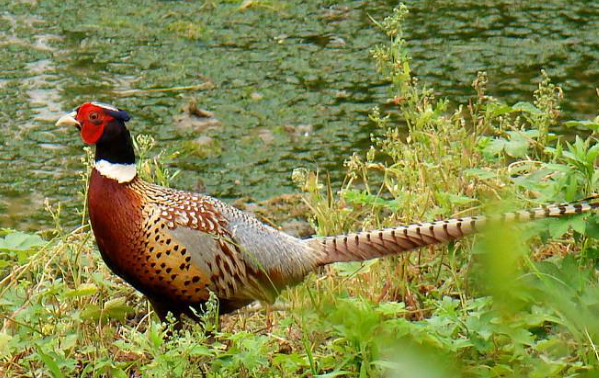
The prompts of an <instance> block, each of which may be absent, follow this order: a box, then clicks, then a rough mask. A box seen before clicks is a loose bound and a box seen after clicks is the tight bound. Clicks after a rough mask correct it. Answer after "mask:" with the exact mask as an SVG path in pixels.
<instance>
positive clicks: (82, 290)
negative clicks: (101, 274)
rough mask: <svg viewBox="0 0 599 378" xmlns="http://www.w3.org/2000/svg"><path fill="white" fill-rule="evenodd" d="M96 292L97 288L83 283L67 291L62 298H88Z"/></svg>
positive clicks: (91, 284)
mask: <svg viewBox="0 0 599 378" xmlns="http://www.w3.org/2000/svg"><path fill="white" fill-rule="evenodd" d="M97 292H98V287H97V286H96V285H94V284H93V283H85V284H82V285H79V287H78V288H76V289H72V290H69V291H67V292H66V293H65V294H64V296H65V298H71V297H89V296H90V295H94V294H96V293H97Z"/></svg>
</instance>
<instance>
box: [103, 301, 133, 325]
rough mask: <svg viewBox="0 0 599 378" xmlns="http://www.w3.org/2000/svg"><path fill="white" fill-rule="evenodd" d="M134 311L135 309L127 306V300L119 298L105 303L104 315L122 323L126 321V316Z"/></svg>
mask: <svg viewBox="0 0 599 378" xmlns="http://www.w3.org/2000/svg"><path fill="white" fill-rule="evenodd" d="M132 311H133V307H131V306H129V305H127V299H125V298H124V297H119V298H115V299H111V300H109V301H108V302H106V303H104V309H103V310H102V315H103V316H107V317H109V318H114V319H118V320H121V321H122V320H124V319H125V316H126V315H127V314H128V313H130V312H132Z"/></svg>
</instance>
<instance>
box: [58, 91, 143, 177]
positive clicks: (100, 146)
mask: <svg viewBox="0 0 599 378" xmlns="http://www.w3.org/2000/svg"><path fill="white" fill-rule="evenodd" d="M129 119H130V117H129V114H128V113H127V112H126V111H124V110H120V109H118V108H116V107H114V106H112V105H107V104H102V103H99V102H86V103H84V104H83V105H81V106H79V107H78V108H77V109H75V110H74V111H73V112H71V113H69V114H66V115H64V116H62V117H61V118H60V119H59V120H58V122H56V126H75V127H77V129H79V131H80V133H81V139H83V142H85V143H86V144H93V145H95V146H96V154H95V161H96V164H95V167H96V169H98V170H99V171H100V173H102V174H103V175H104V176H107V177H110V178H113V179H116V180H118V181H119V182H127V181H130V180H132V179H133V178H134V177H135V173H136V172H135V153H134V150H133V143H132V141H131V135H130V134H129V131H128V130H127V127H126V126H125V122H127V121H129Z"/></svg>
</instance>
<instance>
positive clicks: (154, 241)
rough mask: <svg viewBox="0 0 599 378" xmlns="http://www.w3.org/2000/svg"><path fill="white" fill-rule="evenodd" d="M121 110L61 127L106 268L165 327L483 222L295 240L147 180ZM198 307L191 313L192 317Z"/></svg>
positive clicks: (535, 214) (567, 208) (73, 119)
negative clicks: (84, 165)
mask: <svg viewBox="0 0 599 378" xmlns="http://www.w3.org/2000/svg"><path fill="white" fill-rule="evenodd" d="M127 121H129V115H128V113H127V112H126V111H123V110H121V109H118V108H116V107H114V106H111V105H107V104H102V103H98V102H86V103H84V104H83V105H81V106H80V107H78V108H77V109H76V110H75V111H73V112H72V113H69V114H66V115H64V116H63V117H61V118H60V119H59V120H58V122H57V123H56V125H57V126H63V125H70V126H76V127H77V128H78V129H79V131H80V134H81V138H82V139H83V142H85V143H86V144H93V145H95V146H96V149H95V164H94V168H93V170H92V173H91V177H90V180H89V191H88V198H87V201H88V208H89V218H90V222H91V226H92V229H93V233H94V235H95V238H96V242H97V245H98V248H99V250H100V253H101V255H102V258H103V259H104V261H105V262H106V264H107V265H108V267H109V268H110V269H111V270H112V271H113V272H114V273H116V274H117V275H118V276H120V277H122V278H123V279H124V280H125V281H126V282H128V283H130V284H131V285H132V286H133V287H134V288H135V289H137V290H139V291H140V292H141V293H143V294H144V295H145V296H146V297H147V298H148V299H149V301H150V302H151V304H152V306H153V308H154V310H155V312H156V314H157V315H158V317H159V318H160V319H162V320H164V319H165V317H166V315H167V313H168V312H171V313H172V314H173V315H174V317H175V318H176V319H179V318H180V317H181V315H183V314H185V315H187V316H189V317H191V318H192V319H197V316H196V313H198V312H199V313H201V311H202V305H203V304H204V303H205V302H206V301H207V300H208V299H209V295H210V292H213V293H215V294H216V296H217V297H218V299H219V303H220V304H219V310H220V312H221V313H227V312H231V311H234V310H236V309H239V308H241V307H243V306H245V305H247V304H249V303H251V302H253V301H256V300H261V301H266V302H273V301H274V300H275V298H276V297H277V296H278V294H279V293H280V292H281V290H283V289H285V288H287V287H289V286H292V285H295V284H298V283H299V282H301V281H302V279H303V278H304V277H305V276H306V275H307V274H308V273H309V272H311V271H313V270H315V269H316V268H318V267H321V266H323V265H327V264H331V263H335V262H342V261H364V260H369V259H373V258H378V257H383V256H387V255H393V254H398V253H401V252H404V251H409V250H412V249H415V248H420V247H423V246H427V245H432V244H438V243H444V242H448V241H452V240H456V239H459V238H462V237H464V236H467V235H470V234H472V233H474V232H476V231H477V229H478V228H480V227H482V226H484V225H485V224H486V223H488V222H489V221H490V219H489V218H486V217H484V216H481V217H465V218H460V219H447V220H442V221H436V222H428V223H420V224H412V225H409V226H400V227H394V228H387V229H382V230H376V231H368V232H357V233H350V234H347V235H340V236H331V237H314V238H310V239H304V240H302V239H297V238H295V237H292V236H290V235H287V234H285V233H283V232H281V231H279V230H276V229H275V228H272V227H269V226H267V225H264V224H262V223H261V222H259V221H258V220H256V219H255V218H254V217H252V216H250V215H248V214H246V213H244V212H242V211H240V210H238V209H236V208H234V207H232V206H230V205H228V204H226V203H224V202H221V201H219V200H217V199H215V198H212V197H209V196H206V195H202V194H197V193H191V192H186V191H181V190H174V189H170V188H165V187H161V186H158V185H154V184H151V183H148V182H146V181H144V180H142V179H141V178H139V177H138V176H137V174H136V166H135V154H134V150H133V144H132V140H131V136H130V134H129V131H128V130H127V128H126V126H125V123H126V122H127ZM597 207H599V203H595V202H584V201H581V202H577V203H572V204H563V205H553V206H548V207H542V208H536V209H532V210H525V211H518V212H514V213H506V214H504V215H502V216H500V217H497V220H498V221H511V220H513V221H528V220H534V219H540V218H545V217H557V216H563V215H569V214H576V213H582V212H587V211H590V210H592V209H594V208H597ZM192 309H194V310H195V311H192Z"/></svg>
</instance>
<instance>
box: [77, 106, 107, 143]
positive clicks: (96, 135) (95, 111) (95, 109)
mask: <svg viewBox="0 0 599 378" xmlns="http://www.w3.org/2000/svg"><path fill="white" fill-rule="evenodd" d="M113 120H114V117H112V116H110V115H108V114H106V112H105V110H104V109H103V108H102V107H100V106H97V105H94V104H93V103H89V102H87V103H85V104H83V105H81V106H80V107H79V109H78V110H77V121H78V122H79V123H80V124H81V139H83V141H84V142H85V143H86V144H95V143H97V142H98V140H100V138H101V137H102V134H103V133H104V127H105V126H106V124H107V123H109V122H111V121H113Z"/></svg>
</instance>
